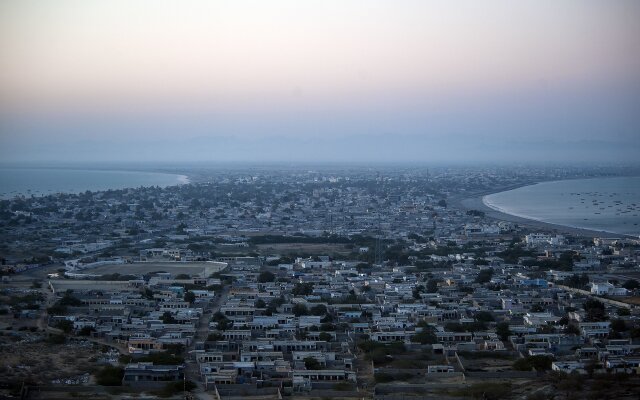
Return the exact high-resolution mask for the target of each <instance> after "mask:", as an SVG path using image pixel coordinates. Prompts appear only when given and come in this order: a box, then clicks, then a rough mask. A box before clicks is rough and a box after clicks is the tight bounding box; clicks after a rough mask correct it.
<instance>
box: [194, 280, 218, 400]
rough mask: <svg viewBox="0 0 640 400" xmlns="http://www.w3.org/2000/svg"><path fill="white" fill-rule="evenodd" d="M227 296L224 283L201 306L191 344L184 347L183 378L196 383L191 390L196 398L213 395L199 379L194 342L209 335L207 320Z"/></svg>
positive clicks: (202, 339) (212, 397)
mask: <svg viewBox="0 0 640 400" xmlns="http://www.w3.org/2000/svg"><path fill="white" fill-rule="evenodd" d="M228 297H229V286H228V285H225V286H224V288H222V291H221V292H220V295H219V296H217V297H216V299H215V300H214V301H213V302H212V303H209V304H207V305H206V306H205V307H203V311H204V312H203V313H202V316H201V317H200V321H198V326H197V328H196V334H195V336H194V337H193V340H192V341H191V344H190V345H189V347H187V349H186V354H187V357H186V366H185V370H184V374H185V379H187V380H190V381H191V382H193V383H195V384H196V386H197V387H196V389H194V390H193V391H192V392H193V394H194V396H195V398H196V399H202V400H209V399H214V396H213V395H211V394H209V393H206V391H205V387H204V382H202V380H200V371H199V370H198V363H197V362H196V357H195V348H196V343H199V342H204V341H205V340H206V339H207V336H209V321H210V320H211V316H212V315H213V314H215V313H216V312H218V311H220V307H221V306H222V305H223V304H225V303H226V302H227V298H228Z"/></svg>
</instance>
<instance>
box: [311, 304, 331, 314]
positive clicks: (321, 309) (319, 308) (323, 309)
mask: <svg viewBox="0 0 640 400" xmlns="http://www.w3.org/2000/svg"><path fill="white" fill-rule="evenodd" d="M310 311H311V315H317V316H324V315H325V314H326V313H327V306H325V305H324V304H317V305H315V306H313V307H311V310H310Z"/></svg>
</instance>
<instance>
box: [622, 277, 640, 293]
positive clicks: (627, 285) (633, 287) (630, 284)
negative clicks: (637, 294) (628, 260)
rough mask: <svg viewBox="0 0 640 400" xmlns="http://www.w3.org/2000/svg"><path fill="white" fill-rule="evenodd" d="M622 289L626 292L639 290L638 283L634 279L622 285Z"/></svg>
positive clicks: (639, 283)
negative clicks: (626, 290)
mask: <svg viewBox="0 0 640 400" xmlns="http://www.w3.org/2000/svg"><path fill="white" fill-rule="evenodd" d="M622 287H623V288H625V289H628V290H636V289H638V288H640V282H638V281H637V280H635V279H629V280H627V281H625V282H624V283H623V284H622Z"/></svg>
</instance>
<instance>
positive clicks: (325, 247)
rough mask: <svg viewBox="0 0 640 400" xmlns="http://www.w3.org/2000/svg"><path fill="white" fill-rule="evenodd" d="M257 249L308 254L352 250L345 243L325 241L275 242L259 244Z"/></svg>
mask: <svg viewBox="0 0 640 400" xmlns="http://www.w3.org/2000/svg"><path fill="white" fill-rule="evenodd" d="M256 249H257V250H258V252H259V253H260V254H282V255H286V254H290V253H296V254H301V253H308V254H316V255H318V254H320V255H325V254H344V255H347V254H350V253H351V250H350V249H347V248H346V247H345V245H344V244H337V243H336V244H330V243H329V244H325V243H275V244H259V245H256Z"/></svg>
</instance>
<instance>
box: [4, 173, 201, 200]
mask: <svg viewBox="0 0 640 400" xmlns="http://www.w3.org/2000/svg"><path fill="white" fill-rule="evenodd" d="M0 170H3V171H10V170H32V171H33V170H51V169H48V168H37V167H5V168H1V167H0ZM54 170H69V171H76V172H84V171H86V172H97V173H128V174H143V175H148V174H151V175H157V176H160V175H162V176H166V177H171V179H172V180H173V181H172V182H170V183H164V184H162V185H161V186H163V187H170V186H181V185H187V184H190V183H192V179H191V177H190V176H188V175H186V174H185V173H175V172H168V171H163V170H159V169H136V168H131V169H115V168H108V169H101V168H54ZM156 185H157V183H148V184H144V183H143V184H131V186H130V187H131V188H135V187H140V186H143V187H152V186H156ZM127 188H128V187H122V188H107V187H105V188H99V189H94V188H87V189H78V188H74V189H71V188H62V189H52V188H49V189H33V188H29V189H24V190H16V191H11V192H0V199H12V198H16V197H20V196H48V195H53V194H74V193H80V192H83V191H85V190H89V191H92V192H102V191H107V190H119V189H127Z"/></svg>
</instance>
